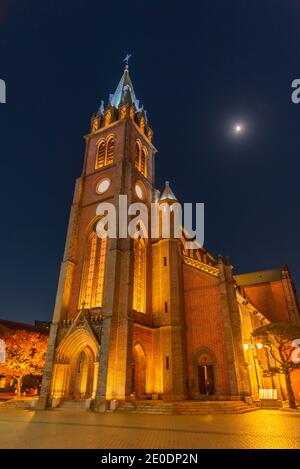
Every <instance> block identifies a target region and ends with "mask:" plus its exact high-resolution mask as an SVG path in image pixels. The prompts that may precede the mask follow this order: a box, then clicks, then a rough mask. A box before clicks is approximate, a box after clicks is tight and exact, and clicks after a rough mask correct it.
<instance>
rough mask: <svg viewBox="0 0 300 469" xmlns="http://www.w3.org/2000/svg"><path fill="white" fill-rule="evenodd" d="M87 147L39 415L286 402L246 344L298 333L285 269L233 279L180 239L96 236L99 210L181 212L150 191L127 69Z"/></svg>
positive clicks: (278, 383) (146, 143)
mask: <svg viewBox="0 0 300 469" xmlns="http://www.w3.org/2000/svg"><path fill="white" fill-rule="evenodd" d="M85 141H86V150H85V156H84V163H83V170H82V174H81V176H80V177H79V178H78V179H77V181H76V186H75V193H74V199H73V204H72V207H71V214H70V220H69V226H68V233H67V239H66V246H65V252H64V257H63V261H62V264H61V271H60V277H59V284H58V290H57V297H56V303H55V309H54V315H53V321H52V325H51V331H50V338H49V348H48V354H47V360H46V366H45V372H44V376H43V384H42V390H41V396H40V401H39V406H40V407H46V406H47V405H52V406H54V407H55V406H60V405H61V404H62V403H65V402H68V401H72V400H73V401H74V400H82V402H84V405H85V406H86V407H87V408H89V407H91V408H93V409H95V410H98V411H103V410H105V409H106V408H107V406H108V404H109V401H111V400H114V399H116V400H118V401H127V400H128V401H130V400H132V401H137V400H139V399H140V400H145V399H151V400H172V401H180V400H222V401H226V400H231V401H232V400H240V399H244V398H245V397H246V396H252V397H253V398H254V399H258V397H259V390H260V389H277V392H278V397H279V398H284V396H285V394H286V390H285V383H284V379H283V377H282V375H280V374H276V373H270V372H269V371H268V370H269V368H270V366H271V365H272V358H271V357H269V356H268V351H267V350H266V349H264V348H263V347H262V346H261V344H259V343H258V344H256V343H254V341H253V340H252V339H251V332H252V331H253V329H255V328H257V327H259V326H261V325H263V324H267V323H268V322H269V321H274V320H285V321H290V322H292V323H295V324H299V323H300V316H299V305H298V300H297V297H296V293H295V289H294V286H293V282H292V278H291V275H290V273H289V270H288V268H287V267H284V268H282V269H277V270H276V269H275V270H266V271H262V272H255V273H250V274H244V275H234V273H233V266H232V265H231V264H230V262H229V261H228V260H226V259H224V258H222V257H219V258H218V259H215V258H214V257H213V256H212V255H211V254H210V253H209V252H208V251H206V250H205V249H204V248H200V247H199V249H196V250H195V249H194V250H191V249H188V248H187V247H186V243H185V240H184V237H183V238H182V239H176V238H169V239H164V238H157V239H140V238H136V239H131V238H129V237H128V238H116V239H111V238H107V239H101V238H99V237H98V236H97V234H96V224H97V222H98V220H99V217H98V216H97V214H96V209H97V206H98V204H99V203H100V202H102V201H107V202H112V203H113V204H114V206H115V207H116V208H118V204H119V195H127V203H128V205H129V204H131V203H133V202H138V201H141V200H142V201H143V202H144V203H145V204H146V205H148V206H150V204H151V203H152V202H154V201H159V203H160V204H172V203H173V202H174V201H176V197H175V195H174V193H173V192H172V190H171V188H170V186H169V184H168V183H166V186H165V188H164V190H163V192H162V194H160V193H159V191H158V190H157V188H156V187H155V170H154V169H155V154H156V149H155V147H154V145H153V132H152V129H151V127H150V125H149V121H148V118H147V114H146V112H145V111H144V108H143V106H141V104H140V102H139V100H138V99H137V98H136V96H135V93H134V89H133V85H132V82H131V79H130V76H129V71H128V65H126V67H125V71H124V73H123V76H122V78H121V80H120V83H119V85H118V87H117V89H116V91H115V93H114V94H112V95H110V97H109V100H108V103H107V104H106V105H105V106H104V104H103V103H102V104H101V106H100V109H99V110H98V112H97V114H96V115H94V116H93V117H92V119H91V129H90V132H89V133H88V135H86V137H85ZM297 373H298V372H297ZM294 389H295V392H296V397H298V393H299V391H300V389H299V387H297V385H296V384H295V387H294Z"/></svg>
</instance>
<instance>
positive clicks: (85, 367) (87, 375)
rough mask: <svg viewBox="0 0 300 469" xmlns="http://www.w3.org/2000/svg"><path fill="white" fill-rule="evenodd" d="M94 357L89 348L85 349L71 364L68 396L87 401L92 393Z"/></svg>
mask: <svg viewBox="0 0 300 469" xmlns="http://www.w3.org/2000/svg"><path fill="white" fill-rule="evenodd" d="M94 362H95V360H94V356H93V352H92V350H91V349H90V348H89V347H85V348H84V349H83V350H81V352H80V353H79V355H78V356H77V357H76V356H75V357H74V358H73V360H72V363H71V379H70V390H69V394H70V396H72V397H74V398H75V399H89V398H91V397H92V392H93V379H94Z"/></svg>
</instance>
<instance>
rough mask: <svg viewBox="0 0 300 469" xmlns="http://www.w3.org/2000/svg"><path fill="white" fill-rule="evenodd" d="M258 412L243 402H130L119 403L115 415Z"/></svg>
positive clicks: (254, 407) (256, 408) (252, 406)
mask: <svg viewBox="0 0 300 469" xmlns="http://www.w3.org/2000/svg"><path fill="white" fill-rule="evenodd" d="M254 410H258V407H256V406H255V405H249V404H246V403H245V402H243V401H175V402H174V401H172V402H171V401H170V402H168V401H132V402H120V405H119V407H118V408H117V410H116V411H115V412H116V413H124V414H165V415H207V414H244V413H246V412H251V411H254Z"/></svg>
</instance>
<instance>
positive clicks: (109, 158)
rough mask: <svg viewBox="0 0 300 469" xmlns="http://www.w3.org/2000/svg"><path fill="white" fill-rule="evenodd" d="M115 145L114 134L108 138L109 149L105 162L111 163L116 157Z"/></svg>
mask: <svg viewBox="0 0 300 469" xmlns="http://www.w3.org/2000/svg"><path fill="white" fill-rule="evenodd" d="M114 147H115V138H114V137H113V136H111V137H109V138H108V141H107V150H106V161H105V164H111V163H112V162H113V159H114Z"/></svg>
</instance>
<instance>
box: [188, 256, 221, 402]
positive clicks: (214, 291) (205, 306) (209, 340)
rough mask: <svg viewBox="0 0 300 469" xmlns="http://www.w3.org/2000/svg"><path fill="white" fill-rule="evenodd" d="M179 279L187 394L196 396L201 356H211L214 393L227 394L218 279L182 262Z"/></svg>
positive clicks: (201, 362)
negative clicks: (181, 291)
mask: <svg viewBox="0 0 300 469" xmlns="http://www.w3.org/2000/svg"><path fill="white" fill-rule="evenodd" d="M183 279H184V303H185V322H186V343H187V361H188V384H189V392H190V395H191V397H193V398H197V397H199V383H198V376H197V373H198V370H197V366H198V365H200V364H205V358H207V360H208V362H209V361H210V360H213V357H215V364H214V368H215V376H214V379H215V391H216V395H218V396H224V397H225V396H229V395H230V384H229V376H228V367H227V361H226V357H225V335H224V328H223V317H222V313H221V297H220V288H219V279H218V278H215V277H213V276H211V275H209V274H206V273H204V272H200V271H197V270H196V269H193V268H192V267H189V266H186V265H184V266H183ZM201 351H203V353H201ZM205 351H207V354H205ZM210 352H211V354H210Z"/></svg>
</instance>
